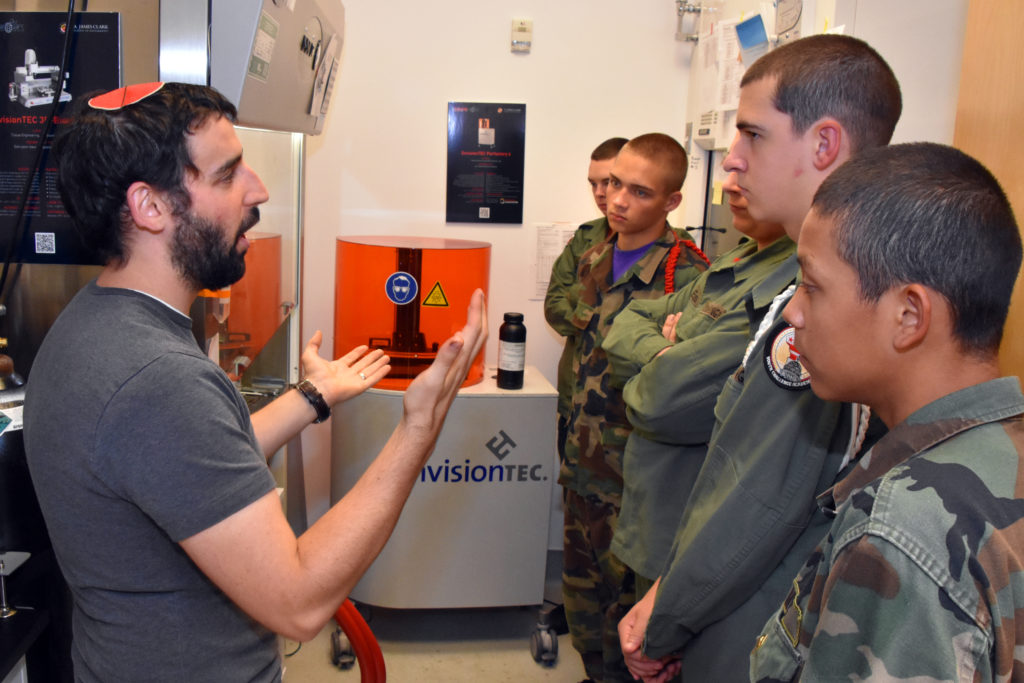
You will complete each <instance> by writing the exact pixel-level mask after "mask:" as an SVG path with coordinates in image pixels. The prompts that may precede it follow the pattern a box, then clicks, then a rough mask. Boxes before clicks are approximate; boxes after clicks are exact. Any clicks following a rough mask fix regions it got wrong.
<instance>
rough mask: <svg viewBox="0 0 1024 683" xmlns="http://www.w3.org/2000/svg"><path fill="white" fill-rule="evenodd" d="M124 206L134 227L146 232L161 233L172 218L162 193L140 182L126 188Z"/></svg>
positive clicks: (168, 205)
mask: <svg viewBox="0 0 1024 683" xmlns="http://www.w3.org/2000/svg"><path fill="white" fill-rule="evenodd" d="M126 204H127V206H128V210H129V211H130V212H131V215H132V220H133V221H134V222H135V225H137V226H138V227H139V228H140V229H142V230H146V231H148V232H152V233H158V232H162V231H163V230H164V229H165V228H166V227H167V225H168V220H170V219H171V218H172V216H173V212H172V211H171V207H170V204H169V203H168V202H167V198H166V197H165V196H164V194H163V192H161V191H159V190H157V189H156V188H154V187H153V186H152V185H150V184H149V183H144V182H142V181H136V182H134V183H132V184H131V185H129V186H128V192H127V193H126Z"/></svg>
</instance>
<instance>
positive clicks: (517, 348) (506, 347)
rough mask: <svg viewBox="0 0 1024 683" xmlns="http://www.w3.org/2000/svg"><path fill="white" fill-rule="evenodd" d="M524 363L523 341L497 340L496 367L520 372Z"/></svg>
mask: <svg viewBox="0 0 1024 683" xmlns="http://www.w3.org/2000/svg"><path fill="white" fill-rule="evenodd" d="M525 365H526V344H525V343H524V342H506V341H499V342H498V369H499V370H511V371H512V372H522V370H523V367H525Z"/></svg>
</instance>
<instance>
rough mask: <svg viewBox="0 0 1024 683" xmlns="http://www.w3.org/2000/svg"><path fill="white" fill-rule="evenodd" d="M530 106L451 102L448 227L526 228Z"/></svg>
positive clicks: (446, 216)
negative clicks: (494, 225) (492, 225)
mask: <svg viewBox="0 0 1024 683" xmlns="http://www.w3.org/2000/svg"><path fill="white" fill-rule="evenodd" d="M525 142H526V105H525V104H493V103H485V102H449V103H448V183H447V201H446V211H445V220H446V221H447V222H449V223H522V222H523V158H524V154H523V150H524V147H525Z"/></svg>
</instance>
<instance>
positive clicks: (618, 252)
mask: <svg viewBox="0 0 1024 683" xmlns="http://www.w3.org/2000/svg"><path fill="white" fill-rule="evenodd" d="M651 244H654V242H651ZM651 244H645V245H644V246H642V247H640V248H639V249H628V250H627V249H619V245H618V244H616V245H615V251H613V252H612V282H618V281H619V278H620V277H622V275H623V273H625V272H626V271H627V270H629V269H630V268H632V267H633V264H635V263H636V262H637V261H639V260H640V259H642V258H643V257H644V254H646V253H647V250H648V249H650V248H651Z"/></svg>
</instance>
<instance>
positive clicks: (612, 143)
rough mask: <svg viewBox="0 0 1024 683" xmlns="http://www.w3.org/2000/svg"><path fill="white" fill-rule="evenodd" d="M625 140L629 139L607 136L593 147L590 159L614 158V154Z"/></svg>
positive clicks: (604, 159) (603, 159)
mask: <svg viewBox="0 0 1024 683" xmlns="http://www.w3.org/2000/svg"><path fill="white" fill-rule="evenodd" d="M627 142H629V140H627V139H626V138H608V139H607V140H605V141H604V142H602V143H601V144H600V145H598V146H597V147H595V148H594V151H593V152H591V153H590V160H591V161H607V160H608V159H614V158H615V155H616V154H618V153H619V150H620V149H622V146H623V145H625V144H626V143H627Z"/></svg>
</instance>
